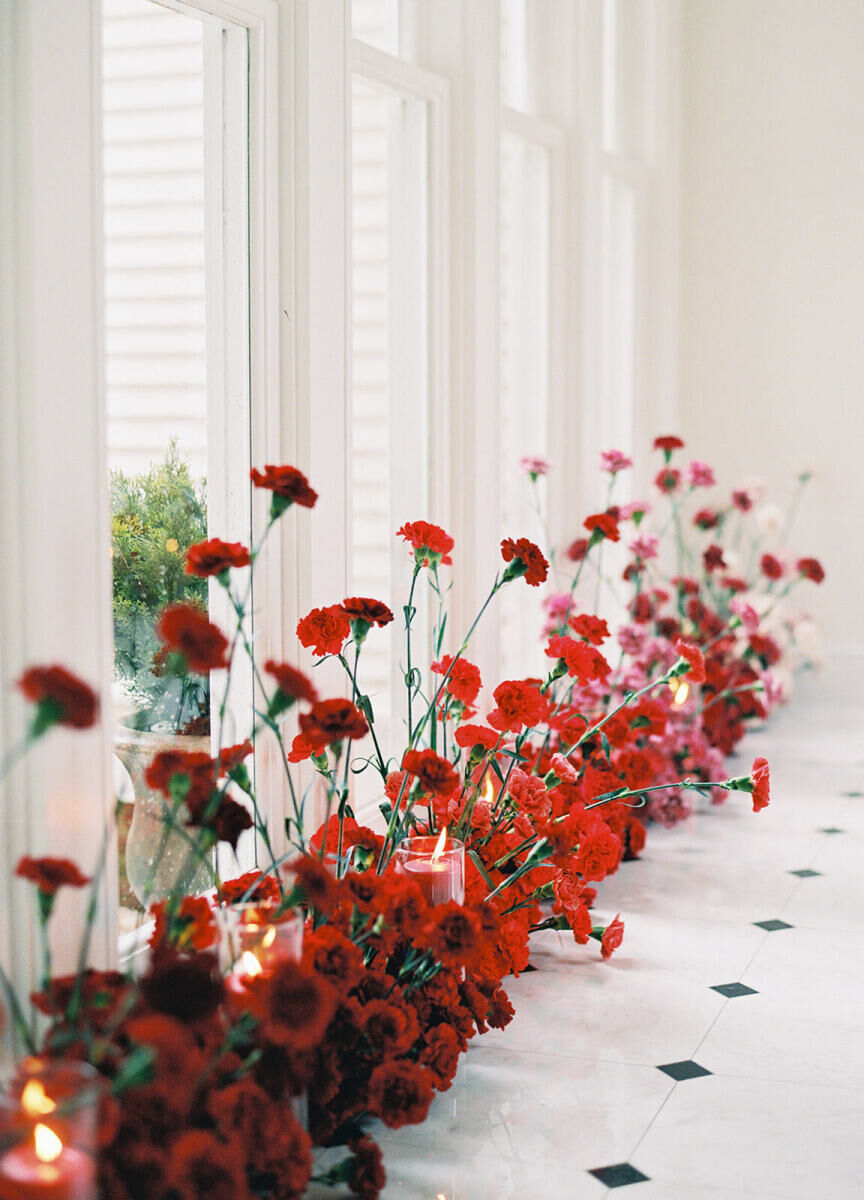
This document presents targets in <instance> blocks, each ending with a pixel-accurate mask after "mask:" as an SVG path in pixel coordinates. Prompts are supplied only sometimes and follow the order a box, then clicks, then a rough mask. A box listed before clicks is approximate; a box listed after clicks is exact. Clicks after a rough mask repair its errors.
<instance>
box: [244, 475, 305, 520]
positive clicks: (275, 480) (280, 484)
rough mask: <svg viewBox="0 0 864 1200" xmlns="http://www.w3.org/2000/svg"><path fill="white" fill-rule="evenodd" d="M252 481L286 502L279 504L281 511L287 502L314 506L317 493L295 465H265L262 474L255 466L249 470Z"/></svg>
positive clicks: (286, 505) (302, 505) (303, 506)
mask: <svg viewBox="0 0 864 1200" xmlns="http://www.w3.org/2000/svg"><path fill="white" fill-rule="evenodd" d="M249 474H250V478H251V479H252V482H253V483H254V484H255V486H256V487H257V488H266V489H267V490H268V491H271V492H273V495H274V507H275V497H276V496H278V497H280V499H281V500H282V501H287V504H283V505H282V506H281V508H282V511H284V509H285V508H287V507H288V505H289V504H299V505H300V506H301V507H302V508H314V507H315V501H316V500H317V499H318V493H317V492H316V491H315V490H314V489H313V488H311V487H310V486H309V480H308V479H307V478H306V476H305V475H304V474H303V472H302V471H298V470H297V468H296V467H273V466H270V465H269V464H268V465H267V466H265V468H264V471H263V474H262V472H261V471H259V470H257V469H256V468H255V467H253V468H252V470H251V471H250V472H249Z"/></svg>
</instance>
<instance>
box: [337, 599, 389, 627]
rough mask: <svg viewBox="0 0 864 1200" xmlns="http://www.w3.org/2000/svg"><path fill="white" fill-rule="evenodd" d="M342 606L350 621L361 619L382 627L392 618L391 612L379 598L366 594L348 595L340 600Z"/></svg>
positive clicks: (366, 623)
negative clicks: (371, 597)
mask: <svg viewBox="0 0 864 1200" xmlns="http://www.w3.org/2000/svg"><path fill="white" fill-rule="evenodd" d="M342 608H343V610H344V612H345V615H346V616H347V617H348V619H349V620H350V621H362V622H363V623H364V624H365V625H377V626H378V627H379V628H381V629H383V628H384V626H385V625H389V624H390V622H391V621H392V620H393V613H392V612H391V611H390V609H389V608H388V607H387V605H386V604H382V603H381V601H380V600H370V599H369V598H368V597H367V596H349V597H348V598H347V599H346V600H343V601H342Z"/></svg>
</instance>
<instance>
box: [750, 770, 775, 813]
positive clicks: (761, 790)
mask: <svg viewBox="0 0 864 1200" xmlns="http://www.w3.org/2000/svg"><path fill="white" fill-rule="evenodd" d="M750 782H751V783H752V784H753V811H754V813H755V812H761V810H762V809H763V808H767V807H768V802H769V800H770V799H771V778H770V770H769V767H768V760H767V758H754V759H753V766H752V768H751V770H750Z"/></svg>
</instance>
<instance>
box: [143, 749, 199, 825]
mask: <svg viewBox="0 0 864 1200" xmlns="http://www.w3.org/2000/svg"><path fill="white" fill-rule="evenodd" d="M175 776H179V777H180V780H181V781H183V780H188V783H187V784H186V790H185V791H184V792H183V799H184V801H185V802H186V804H187V806H188V807H189V808H190V809H192V810H195V811H197V810H199V809H200V808H202V807H203V806H204V805H206V803H207V801H208V800H209V799H210V796H211V795H212V794H213V789H214V788H215V786H216V764H215V763H214V762H213V759H212V758H211V757H210V755H209V754H207V753H205V752H204V751H203V750H160V751H159V753H158V754H157V755H156V756H155V757H154V758H153V760H152V761H151V762H150V763H148V765H147V768H146V770H145V772H144V782H145V783H146V784H147V786H148V787H149V788H152V789H153V791H156V792H162V793H163V794H164V795H165V796H167V797H168V798H169V799H170V798H171V795H172V781H173V780H174V778H175Z"/></svg>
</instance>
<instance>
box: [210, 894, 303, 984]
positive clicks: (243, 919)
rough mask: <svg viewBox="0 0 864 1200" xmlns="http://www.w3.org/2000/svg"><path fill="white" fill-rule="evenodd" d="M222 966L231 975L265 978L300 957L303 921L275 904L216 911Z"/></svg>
mask: <svg viewBox="0 0 864 1200" xmlns="http://www.w3.org/2000/svg"><path fill="white" fill-rule="evenodd" d="M219 923H220V927H221V931H222V939H221V948H222V966H223V969H224V970H225V971H228V972H231V973H232V974H237V973H240V974H243V975H247V976H251V975H260V974H269V973H270V972H271V971H274V970H275V969H276V967H277V966H278V965H279V963H280V962H284V961H285V960H286V959H293V960H294V961H295V962H297V961H299V959H300V957H301V955H302V953H303V917H302V916H301V914H300V913H297V912H294V911H293V910H292V909H288V910H286V911H284V912H280V911H279V904H278V903H277V902H275V901H273V902H270V903H265V904H260V903H258V904H231V905H226V906H225V907H224V908H221V909H220V910H219Z"/></svg>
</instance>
